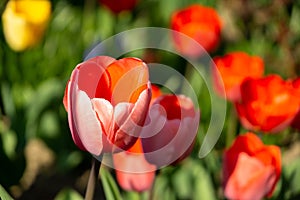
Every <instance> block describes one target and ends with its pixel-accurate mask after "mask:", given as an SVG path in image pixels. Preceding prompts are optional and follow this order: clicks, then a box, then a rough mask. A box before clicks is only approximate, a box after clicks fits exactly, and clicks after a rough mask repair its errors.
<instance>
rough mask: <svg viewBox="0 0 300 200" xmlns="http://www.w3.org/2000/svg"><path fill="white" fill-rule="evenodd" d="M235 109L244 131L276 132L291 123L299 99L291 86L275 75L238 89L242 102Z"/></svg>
mask: <svg viewBox="0 0 300 200" xmlns="http://www.w3.org/2000/svg"><path fill="white" fill-rule="evenodd" d="M236 109H237V113H238V115H239V118H240V121H241V123H242V125H243V126H244V127H245V128H247V129H249V130H255V131H263V132H279V131H281V130H283V129H285V128H286V127H287V126H289V125H290V123H291V122H292V120H293V119H294V117H295V115H296V113H297V112H298V110H299V99H298V98H297V95H296V90H295V88H294V87H293V85H292V83H291V82H289V81H284V80H282V79H281V77H279V76H277V75H269V76H267V77H264V78H260V79H253V78H250V79H247V80H245V81H244V82H243V83H242V85H241V101H240V102H237V103H236Z"/></svg>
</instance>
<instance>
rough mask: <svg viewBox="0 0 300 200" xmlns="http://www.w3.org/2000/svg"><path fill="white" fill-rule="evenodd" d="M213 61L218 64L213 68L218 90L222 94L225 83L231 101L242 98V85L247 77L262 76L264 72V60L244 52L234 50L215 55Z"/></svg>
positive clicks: (227, 96) (215, 84)
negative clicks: (219, 55)
mask: <svg viewBox="0 0 300 200" xmlns="http://www.w3.org/2000/svg"><path fill="white" fill-rule="evenodd" d="M213 62H214V64H215V65H216V68H213V69H214V70H213V80H214V86H215V88H216V91H217V92H218V93H219V94H221V95H222V92H223V85H224V88H225V93H226V98H227V99H228V100H230V101H238V100H240V98H241V93H240V86H241V84H242V82H243V81H244V80H245V79H246V78H249V77H252V78H260V77H262V76H263V73H264V63H263V60H262V59H261V58H260V57H258V56H249V55H248V54H246V53H244V52H232V53H229V54H226V55H225V56H223V57H215V58H214V59H213ZM216 69H218V72H219V74H218V73H217V71H216ZM222 83H223V84H222Z"/></svg>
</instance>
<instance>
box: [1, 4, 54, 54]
mask: <svg viewBox="0 0 300 200" xmlns="http://www.w3.org/2000/svg"><path fill="white" fill-rule="evenodd" d="M50 15H51V2H50V1H49V0H40V1H36V0H22V1H20V0H10V1H8V3H7V5H6V8H5V10H4V13H3V15H2V23H3V31H4V36H5V39H6V41H7V43H8V45H9V46H10V47H11V48H12V49H13V50H15V51H23V50H25V49H27V48H30V47H33V46H35V45H36V44H37V43H38V42H39V41H40V40H41V38H42V36H43V35H44V32H45V29H46V27H47V23H48V21H49V18H50Z"/></svg>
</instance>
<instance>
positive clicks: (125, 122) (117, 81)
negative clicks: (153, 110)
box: [64, 56, 151, 155]
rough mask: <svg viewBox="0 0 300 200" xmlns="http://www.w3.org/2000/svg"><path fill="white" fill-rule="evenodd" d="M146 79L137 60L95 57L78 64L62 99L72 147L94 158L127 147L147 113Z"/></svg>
mask: <svg viewBox="0 0 300 200" xmlns="http://www.w3.org/2000/svg"><path fill="white" fill-rule="evenodd" d="M148 76H149V75H148V68H147V66H146V64H145V63H144V62H142V61H141V60H139V59H136V58H123V59H120V60H115V59H114V58H111V57H108V56H98V57H95V58H92V59H90V60H87V61H85V62H83V63H81V64H79V65H77V66H76V68H75V69H74V70H73V72H72V75H71V78H70V81H69V83H68V85H67V88H66V91H65V96H64V105H65V108H66V110H67V112H68V119H69V126H70V129H71V133H72V137H73V140H74V142H75V144H76V145H77V146H78V147H79V148H80V149H82V150H86V151H88V152H90V153H92V154H94V155H99V154H101V153H102V152H110V151H117V150H118V148H121V149H124V150H126V149H128V148H130V147H131V146H132V145H133V144H134V143H135V142H136V140H137V138H138V136H139V134H140V126H142V125H143V123H144V120H145V117H146V113H147V112H148V106H149V103H150V99H151V91H150V84H149V77H148Z"/></svg>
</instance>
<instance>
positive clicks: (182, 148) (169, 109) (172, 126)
mask: <svg viewBox="0 0 300 200" xmlns="http://www.w3.org/2000/svg"><path fill="white" fill-rule="evenodd" d="M199 116H200V114H199V111H198V110H196V109H195V107H194V105H193V102H192V100H191V99H190V98H188V97H186V96H184V95H162V96H159V97H158V98H156V99H155V100H154V101H153V103H152V105H151V107H150V110H149V115H148V117H147V119H146V123H145V125H144V127H143V129H142V133H141V136H140V137H141V138H142V144H143V150H144V153H145V157H146V160H147V161H148V162H149V163H152V164H155V165H156V166H157V168H159V167H162V166H166V165H170V164H176V163H178V162H180V161H181V160H183V159H184V158H185V157H187V156H188V155H189V154H190V152H191V151H192V148H193V144H194V139H195V137H196V134H197V129H198V124H199Z"/></svg>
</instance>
